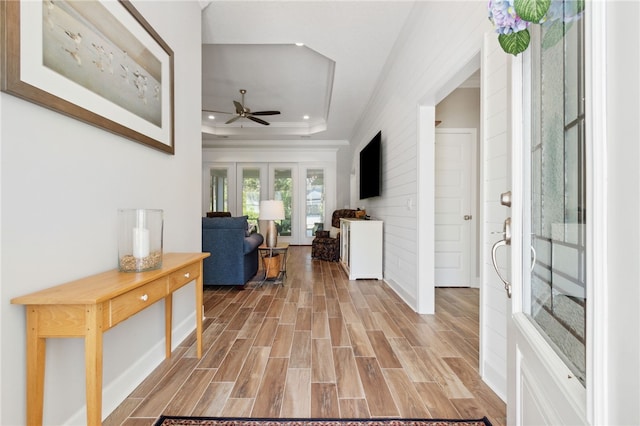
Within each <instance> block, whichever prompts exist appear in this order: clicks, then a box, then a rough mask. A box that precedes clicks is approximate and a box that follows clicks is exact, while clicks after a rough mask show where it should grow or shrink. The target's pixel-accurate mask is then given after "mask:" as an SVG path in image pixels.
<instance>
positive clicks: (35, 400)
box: [27, 306, 46, 425]
mask: <svg viewBox="0 0 640 426" xmlns="http://www.w3.org/2000/svg"><path fill="white" fill-rule="evenodd" d="M38 331H39V330H38V309H37V308H36V307H33V306H30V307H29V308H28V309H27V424H28V425H41V424H42V416H43V405H44V362H45V354H46V340H45V339H44V338H42V337H40V336H39V334H38Z"/></svg>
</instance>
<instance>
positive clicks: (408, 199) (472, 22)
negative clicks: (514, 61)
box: [351, 1, 491, 308]
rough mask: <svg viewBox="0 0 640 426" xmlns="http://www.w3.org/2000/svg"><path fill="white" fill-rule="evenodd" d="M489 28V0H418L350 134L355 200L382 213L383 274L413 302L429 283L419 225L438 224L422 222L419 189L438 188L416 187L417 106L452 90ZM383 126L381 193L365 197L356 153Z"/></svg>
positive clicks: (376, 213)
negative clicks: (421, 270)
mask: <svg viewBox="0 0 640 426" xmlns="http://www.w3.org/2000/svg"><path fill="white" fill-rule="evenodd" d="M490 29H491V27H490V23H489V21H488V19H487V9H486V4H485V3H484V2H477V1H470V2H416V4H415V6H414V9H413V10H412V12H411V14H410V17H409V19H408V21H407V24H406V26H405V28H404V29H403V32H402V33H401V34H400V37H399V38H398V40H397V42H396V44H395V47H394V49H393V51H392V54H391V56H390V57H389V60H388V62H387V65H386V66H385V69H384V71H383V73H382V76H381V78H380V81H379V83H378V88H377V90H376V91H375V93H374V94H373V95H372V98H371V100H370V102H369V105H368V107H367V109H366V111H365V113H364V115H363V118H362V119H361V121H360V123H359V126H358V128H357V130H356V132H355V133H354V136H353V138H352V141H351V143H352V147H353V162H352V168H351V172H352V175H353V176H354V177H355V178H353V179H352V185H351V191H352V193H351V199H352V204H354V205H355V206H357V207H364V208H366V209H367V213H368V214H369V215H371V216H372V217H373V218H376V219H381V220H383V221H384V256H383V257H384V276H385V280H386V281H387V282H389V284H390V285H391V286H392V287H393V288H394V289H395V291H396V292H398V294H400V295H401V296H402V297H403V298H404V299H405V300H406V301H407V302H408V303H409V304H410V305H411V306H413V307H414V308H416V305H417V300H418V293H419V286H425V285H426V283H425V282H421V283H418V274H417V271H418V264H419V263H420V262H422V261H423V259H419V258H418V257H419V255H418V237H417V236H418V227H419V226H433V225H432V224H423V223H420V224H419V221H418V209H417V207H416V206H417V205H418V199H419V197H421V196H427V197H432V196H433V195H432V192H433V190H432V189H431V190H430V191H429V190H426V195H423V194H422V193H420V194H419V193H418V192H419V191H420V192H423V191H425V190H424V189H420V190H419V189H418V167H419V164H418V160H417V157H418V130H419V126H420V123H419V119H418V117H419V114H418V109H419V106H420V105H433V106H434V107H435V105H436V104H437V103H438V102H439V101H440V100H442V99H443V98H444V97H445V96H446V95H448V94H449V92H446V93H442V88H443V87H445V86H447V83H448V82H449V80H450V79H451V76H452V75H453V74H455V73H456V72H457V71H458V70H460V69H461V68H462V67H464V66H465V64H467V63H468V62H470V61H471V60H472V59H473V58H474V56H476V55H477V54H478V52H479V51H480V49H481V47H482V36H483V34H484V32H485V31H489V30H490ZM452 89H453V88H452ZM379 130H382V157H383V166H382V169H383V170H382V175H383V177H382V179H383V182H382V195H381V196H380V197H377V198H372V199H368V200H362V201H360V200H358V194H357V187H358V173H359V170H358V167H359V166H358V158H359V155H358V153H359V152H360V150H361V149H362V148H363V147H364V145H365V144H366V143H367V142H368V141H369V140H370V139H371V138H372V137H373V136H374V135H375V134H376V133H377V132H378V131H379ZM421 172H425V171H424V170H421ZM427 172H429V171H427ZM431 172H432V171H431ZM424 279H426V280H431V281H432V280H433V277H429V278H424ZM430 285H431V286H433V282H430Z"/></svg>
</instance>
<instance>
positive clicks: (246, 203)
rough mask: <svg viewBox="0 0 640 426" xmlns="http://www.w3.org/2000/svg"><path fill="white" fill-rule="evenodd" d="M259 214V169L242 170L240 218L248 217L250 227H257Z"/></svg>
mask: <svg viewBox="0 0 640 426" xmlns="http://www.w3.org/2000/svg"><path fill="white" fill-rule="evenodd" d="M259 212H260V169H259V168H243V169H242V216H248V222H249V224H250V225H256V226H257V225H258V213H259Z"/></svg>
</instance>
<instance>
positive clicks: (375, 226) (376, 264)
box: [340, 219, 382, 280]
mask: <svg viewBox="0 0 640 426" xmlns="http://www.w3.org/2000/svg"><path fill="white" fill-rule="evenodd" d="M340 264H341V265H342V267H343V268H344V270H345V272H346V273H347V275H348V276H349V279H350V280H357V279H359V278H365V279H378V280H381V279H382V221H381V220H362V219H340Z"/></svg>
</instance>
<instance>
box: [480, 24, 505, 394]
mask: <svg viewBox="0 0 640 426" xmlns="http://www.w3.org/2000/svg"><path fill="white" fill-rule="evenodd" d="M482 56H483V61H482V111H483V123H482V129H483V136H482V140H483V149H482V156H481V159H480V169H481V172H480V175H481V184H480V187H481V191H482V194H481V197H480V198H481V200H482V204H481V206H480V208H481V216H482V229H481V231H480V238H481V242H480V247H481V252H480V280H481V283H480V287H481V289H482V290H481V292H480V304H481V308H480V312H481V316H480V323H481V327H480V328H481V330H482V331H481V339H480V346H481V351H480V354H481V356H480V358H481V359H480V370H481V374H482V376H483V378H484V379H485V381H486V382H487V383H489V385H490V386H491V387H492V389H493V390H494V391H495V392H496V393H497V394H498V395H500V396H501V397H502V398H503V399H505V398H506V385H507V382H506V373H507V372H506V366H507V358H506V357H507V315H508V314H507V311H508V303H509V299H508V298H507V296H506V292H505V289H504V285H503V284H502V281H500V279H499V278H498V276H497V275H496V272H495V270H494V268H493V265H492V263H491V248H492V246H493V244H494V243H495V242H496V241H498V240H501V239H502V228H503V223H504V220H505V219H506V218H507V217H508V216H509V215H511V209H509V208H507V207H505V206H502V205H501V204H500V194H501V193H503V192H506V191H508V190H509V189H510V185H511V181H510V176H509V175H508V167H507V166H508V164H509V161H510V160H509V153H508V152H509V149H508V119H509V105H510V103H509V99H508V97H509V91H508V88H507V85H508V82H509V79H508V74H507V70H508V66H507V65H508V64H507V61H508V60H509V58H508V57H507V55H506V54H505V53H504V52H503V51H502V49H501V48H500V46H499V45H498V42H497V39H496V37H495V35H494V34H493V33H487V34H486V37H485V43H484V49H483V55H482ZM498 250H499V251H498V252H497V255H498V261H499V266H500V267H501V273H502V274H503V276H505V277H508V276H509V271H508V268H507V266H508V265H507V254H508V252H509V250H508V248H506V247H501V248H500V249H498Z"/></svg>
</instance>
